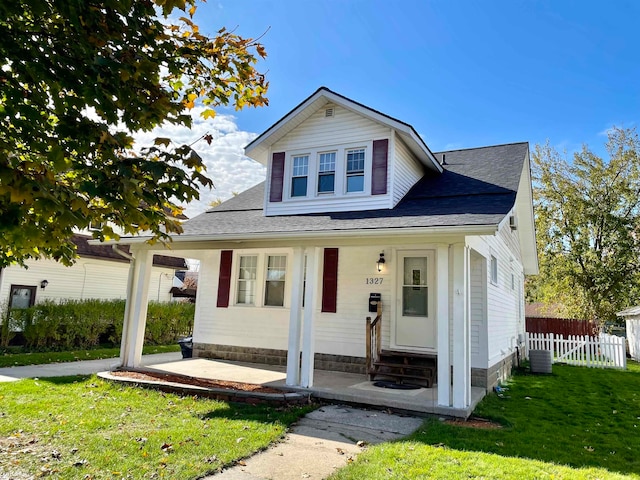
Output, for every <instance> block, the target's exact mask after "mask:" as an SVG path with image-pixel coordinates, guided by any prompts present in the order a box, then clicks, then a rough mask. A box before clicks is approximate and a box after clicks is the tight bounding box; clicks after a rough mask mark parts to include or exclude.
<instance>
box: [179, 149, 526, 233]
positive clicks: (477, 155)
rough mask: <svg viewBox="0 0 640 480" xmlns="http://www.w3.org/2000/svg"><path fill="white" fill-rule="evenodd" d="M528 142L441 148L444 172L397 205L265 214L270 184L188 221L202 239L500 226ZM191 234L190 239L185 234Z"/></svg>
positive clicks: (432, 175) (423, 182)
mask: <svg viewBox="0 0 640 480" xmlns="http://www.w3.org/2000/svg"><path fill="white" fill-rule="evenodd" d="M528 148H529V146H528V144H527V143H515V144H508V145H497V146H491V147H481V148H473V149H466V150H454V151H448V152H439V153H436V154H435V155H436V156H437V157H438V158H439V159H442V157H443V155H444V156H445V161H446V164H445V165H444V166H443V168H444V169H445V170H444V172H443V173H442V174H437V173H430V172H428V173H427V174H426V175H425V176H424V177H423V178H422V179H421V180H420V181H419V182H418V183H417V184H416V185H415V186H414V187H413V188H412V189H411V190H410V191H409V193H408V194H407V195H406V196H405V198H404V199H403V200H402V201H401V202H400V203H399V204H398V205H397V206H396V207H395V208H393V209H380V210H365V211H358V212H331V213H316V214H298V215H280V216H264V214H263V203H264V182H263V183H261V184H259V185H256V186H255V187H253V188H251V189H249V190H247V191H245V192H243V193H241V194H240V195H238V196H236V197H234V198H232V199H230V200H228V201H226V202H224V203H223V204H222V205H220V206H218V207H216V208H213V209H211V210H209V211H207V212H205V213H203V214H201V215H198V216H196V217H194V218H192V219H191V220H189V221H187V222H186V223H185V224H184V233H183V234H182V235H180V239H181V240H189V239H191V240H196V239H197V237H204V236H206V237H211V236H218V235H220V236H229V235H248V236H251V235H255V234H265V233H269V234H274V233H282V235H283V236H286V235H287V234H298V233H314V232H319V233H330V232H340V231H343V232H344V231H353V230H376V229H385V230H386V229H403V231H407V230H405V229H409V230H410V229H422V228H429V227H467V226H468V227H479V226H495V227H497V226H498V224H499V223H500V222H501V221H502V220H503V219H504V218H505V216H506V215H507V214H508V213H509V212H510V211H511V209H512V208H513V206H514V203H515V199H516V193H517V190H518V184H519V181H520V175H521V173H522V168H523V164H524V161H525V158H526V156H527V152H528ZM185 237H187V238H185Z"/></svg>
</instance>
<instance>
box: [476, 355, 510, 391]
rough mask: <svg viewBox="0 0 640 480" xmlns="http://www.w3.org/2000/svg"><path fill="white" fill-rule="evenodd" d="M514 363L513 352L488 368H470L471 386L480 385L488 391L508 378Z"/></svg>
mask: <svg viewBox="0 0 640 480" xmlns="http://www.w3.org/2000/svg"><path fill="white" fill-rule="evenodd" d="M516 365H517V355H516V354H515V353H513V354H511V355H510V356H508V357H506V358H504V359H502V360H500V361H499V362H498V363H496V364H494V365H492V366H491V367H490V368H472V369H471V386H473V387H482V388H485V389H487V391H490V390H492V389H493V387H495V386H496V385H498V384H499V383H500V382H503V381H505V380H506V379H507V378H509V377H510V376H511V372H512V370H513V369H514V368H515V367H516Z"/></svg>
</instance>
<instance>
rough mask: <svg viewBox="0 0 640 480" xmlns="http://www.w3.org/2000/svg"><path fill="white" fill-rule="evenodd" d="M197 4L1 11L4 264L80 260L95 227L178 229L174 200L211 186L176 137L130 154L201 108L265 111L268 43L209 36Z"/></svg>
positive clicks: (78, 4) (108, 1)
mask: <svg viewBox="0 0 640 480" xmlns="http://www.w3.org/2000/svg"><path fill="white" fill-rule="evenodd" d="M196 2H197V0H103V1H99V0H82V1H69V0H11V1H3V2H0V268H2V267H4V266H6V265H9V264H11V263H23V262H24V261H25V260H26V259H28V258H33V257H40V256H47V257H52V258H55V259H57V260H60V261H62V262H63V263H65V264H70V263H72V262H73V261H74V258H75V247H74V245H73V243H72V242H71V236H72V233H73V231H74V229H76V228H80V229H82V228H85V227H87V226H88V225H89V223H92V224H94V225H97V224H103V225H104V227H103V228H102V230H101V231H99V232H97V233H95V234H94V235H95V236H96V238H99V239H105V238H108V237H116V235H115V234H114V232H113V230H112V229H111V227H110V225H116V226H117V227H120V228H122V229H123V230H124V231H125V232H126V233H128V234H132V233H136V232H137V231H139V230H146V231H148V232H150V233H151V234H152V235H153V236H154V238H155V239H166V238H168V234H171V233H179V232H181V230H182V229H181V226H180V223H179V221H178V220H176V219H175V216H176V215H177V214H178V213H180V208H179V207H178V204H179V203H183V202H189V201H190V200H193V199H197V198H199V193H198V190H199V188H201V187H207V186H210V185H211V184H212V183H211V180H210V179H209V178H207V177H206V176H205V174H204V170H205V167H204V164H203V161H202V159H201V158H200V156H199V155H198V154H197V153H196V152H195V151H194V150H193V149H192V148H191V146H189V145H174V144H173V142H172V141H171V139H169V138H157V139H156V140H155V142H154V144H153V145H144V146H135V148H136V150H135V151H134V150H133V148H134V145H133V143H132V142H133V141H132V137H131V134H132V133H135V132H139V131H149V130H151V129H153V128H154V127H155V126H157V125H159V124H161V123H163V122H168V123H170V124H175V125H184V126H190V125H191V116H190V115H189V110H190V109H192V108H194V106H195V104H196V102H198V103H199V104H200V102H201V104H202V105H205V107H206V109H205V110H204V112H203V113H202V115H203V117H204V118H205V119H206V118H210V117H213V116H214V115H215V112H214V110H213V108H215V107H216V106H220V105H229V104H231V105H234V106H235V107H236V109H240V108H243V107H245V106H255V107H257V106H262V105H265V104H267V99H266V97H265V94H266V90H267V87H268V82H266V81H265V78H264V76H263V75H261V74H260V73H259V72H258V71H257V70H256V68H255V65H256V62H257V59H258V58H259V57H264V56H265V51H264V49H263V47H262V45H261V44H260V43H258V42H257V41H255V40H252V39H247V38H242V37H240V36H238V35H236V34H234V33H233V32H229V31H227V30H225V29H221V30H219V31H218V32H217V34H216V35H215V36H212V37H209V36H207V35H204V34H202V33H201V32H200V31H199V28H198V25H196V24H195V23H194V21H193V16H194V13H195V11H196ZM158 14H160V17H159V16H158ZM176 14H177V15H176ZM178 17H179V19H178ZM203 138H204V139H205V140H207V141H209V142H210V141H211V136H205V137H203ZM142 147H144V148H142Z"/></svg>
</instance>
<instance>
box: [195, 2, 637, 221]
mask: <svg viewBox="0 0 640 480" xmlns="http://www.w3.org/2000/svg"><path fill="white" fill-rule="evenodd" d="M638 21H640V2H636V1H611V2H602V1H601V2H594V1H589V0H585V1H580V2H578V1H553V2H552V1H537V2H531V1H527V2H525V1H513V0H512V1H446V2H445V1H392V0H387V1H378V0H368V1H364V0H362V1H361V0H342V1H338V0H331V1H320V0H316V1H303V0H298V1H289V0H253V1H247V0H234V1H227V0H218V1H215V0H210V1H209V2H208V3H206V4H204V5H201V6H200V7H199V9H198V12H197V13H196V22H197V23H198V24H199V25H200V27H201V29H202V30H203V31H204V32H206V33H210V34H212V33H214V32H215V31H216V30H217V29H218V28H220V27H221V26H226V27H227V28H230V29H232V28H236V32H237V33H239V34H240V35H243V36H248V37H257V36H259V35H261V34H262V33H264V32H265V31H266V30H267V29H268V32H267V33H266V35H265V36H264V37H263V38H262V43H263V44H264V45H265V47H266V50H267V53H268V57H267V59H266V60H264V61H262V62H261V63H260V64H259V69H260V70H261V71H263V72H266V73H267V77H268V79H269V81H270V88H269V94H268V96H269V99H270V105H269V107H266V108H260V109H248V110H243V111H241V112H235V111H233V110H226V109H222V110H220V111H219V113H220V114H221V118H222V119H225V121H227V122H230V123H231V124H233V125H234V126H235V127H234V128H235V130H234V129H233V128H232V130H233V132H232V133H234V135H236V136H239V137H240V138H243V139H245V140H246V138H251V137H252V136H255V134H259V133H261V132H262V131H264V130H265V129H266V128H268V127H269V126H270V125H271V124H273V123H274V122H276V121H277V120H278V119H280V118H281V117H282V116H283V115H284V114H286V113H287V112H288V111H289V110H290V109H291V108H293V107H294V106H295V105H297V104H298V103H299V102H300V101H302V100H303V99H304V98H306V97H307V96H308V95H310V94H311V93H312V92H313V91H315V90H316V89H317V88H318V87H319V86H321V85H324V86H327V87H329V88H330V89H332V90H335V91H337V92H338V93H341V94H343V95H346V96H347V97H349V98H352V99H354V100H356V101H358V102H361V103H364V104H365V105H368V106H370V107H372V108H375V109H377V110H380V111H382V112H384V113H386V114H389V115H391V116H394V117H396V118H398V119H400V120H402V121H405V122H407V123H410V124H411V125H413V126H414V128H415V129H416V130H417V131H418V133H420V135H421V136H422V137H423V139H424V140H425V142H426V143H427V144H428V145H429V147H430V148H431V149H432V150H433V151H440V150H447V149H455V148H467V147H475V146H482V145H491V144H500V143H510V142H519V141H528V142H530V143H531V145H532V147H533V145H535V144H536V143H544V142H545V141H546V140H547V139H548V140H549V141H550V143H551V144H552V145H554V146H555V147H556V148H558V149H560V150H567V152H568V153H569V154H571V153H572V152H573V151H575V150H577V149H579V148H580V147H581V145H582V144H583V143H587V144H589V146H590V147H591V148H592V149H593V150H594V151H596V152H597V153H599V154H603V155H604V154H605V152H604V148H603V144H604V141H605V140H606V136H605V134H604V132H606V130H607V129H608V128H610V127H611V126H612V125H617V126H625V127H632V126H635V125H636V124H637V122H638V117H639V115H640V88H639V86H640V61H639V59H640V55H639V54H638V52H639V51H640V28H638ZM228 115H231V116H228ZM203 128H204V126H203ZM215 128H216V127H215V126H214V129H215ZM225 136H226V135H221V138H223V139H224V137H225ZM229 141H230V139H229ZM238 152H239V153H238ZM234 156H235V157H237V158H241V151H240V150H236V151H235V153H234ZM226 161H232V160H231V157H230V158H229V159H227V160H225V162H226ZM242 161H243V162H245V161H246V160H242ZM225 165H226V164H225ZM243 165H244V163H243ZM212 167H213V168H212ZM219 168H220V165H217V166H216V165H211V166H210V169H209V173H210V175H211V176H212V178H213V179H214V181H216V174H217V172H216V169H219ZM225 168H227V169H228V171H229V172H230V173H232V172H236V173H237V172H238V170H237V169H236V168H232V167H230V166H225ZM251 168H254V167H251ZM260 175H264V173H263V170H261V169H260V168H255V170H252V172H251V174H250V175H248V176H249V177H251V182H253V183H256V182H257V181H259V180H260V178H259V177H260ZM233 178H234V175H233V174H231V175H227V176H225V175H223V176H222V178H220V181H217V182H216V183H217V186H218V190H217V191H216V192H214V193H213V196H214V197H216V196H219V197H221V198H226V197H228V196H229V194H230V191H231V190H230V188H231V187H230V185H233V188H232V189H233V190H235V191H239V190H243V189H245V188H248V187H249V186H250V185H248V184H247V183H251V182H249V181H248V179H244V180H242V181H238V182H236V181H235V180H234V179H233ZM209 197H210V196H209V195H208V196H207V198H209ZM192 213H193V212H192Z"/></svg>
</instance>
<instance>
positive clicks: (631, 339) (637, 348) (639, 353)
mask: <svg viewBox="0 0 640 480" xmlns="http://www.w3.org/2000/svg"><path fill="white" fill-rule="evenodd" d="M616 315H617V316H619V317H622V318H624V320H625V326H626V337H627V346H628V348H629V355H630V356H631V358H633V359H634V360H636V361H638V360H640V306H638V307H631V308H627V309H626V310H623V311H621V312H618V313H616Z"/></svg>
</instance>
